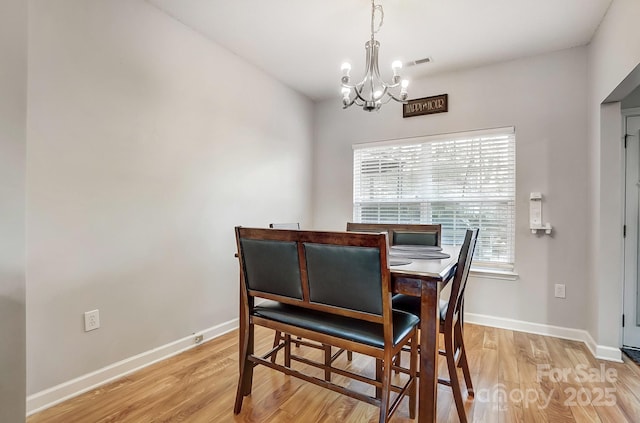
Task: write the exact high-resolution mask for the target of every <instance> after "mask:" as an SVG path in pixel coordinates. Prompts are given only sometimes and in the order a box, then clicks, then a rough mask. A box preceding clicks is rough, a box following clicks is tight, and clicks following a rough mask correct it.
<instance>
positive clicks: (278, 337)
mask: <svg viewBox="0 0 640 423" xmlns="http://www.w3.org/2000/svg"><path fill="white" fill-rule="evenodd" d="M281 340H282V332H280V331H279V330H277V331H276V334H275V335H274V336H273V348H275V347H277V346H278V344H279V343H280V341H281ZM276 358H278V352H277V351H276V352H275V353H273V355H272V356H271V362H272V363H275V362H276Z"/></svg>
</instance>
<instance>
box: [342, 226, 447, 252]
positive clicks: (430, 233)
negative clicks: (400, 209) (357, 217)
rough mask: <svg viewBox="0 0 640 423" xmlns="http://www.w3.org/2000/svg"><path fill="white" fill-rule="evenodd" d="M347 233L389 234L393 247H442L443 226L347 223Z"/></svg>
mask: <svg viewBox="0 0 640 423" xmlns="http://www.w3.org/2000/svg"><path fill="white" fill-rule="evenodd" d="M347 231H352V232H387V233H388V234H389V241H390V243H391V245H431V246H438V247H439V246H441V244H442V226H441V225H423V224H408V223H406V224H405V223H354V222H348V223H347Z"/></svg>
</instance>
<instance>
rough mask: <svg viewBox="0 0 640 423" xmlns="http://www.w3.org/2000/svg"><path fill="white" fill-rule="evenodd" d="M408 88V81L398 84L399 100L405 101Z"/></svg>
mask: <svg viewBox="0 0 640 423" xmlns="http://www.w3.org/2000/svg"><path fill="white" fill-rule="evenodd" d="M408 86H409V80H408V79H403V80H402V82H401V83H400V99H401V100H406V99H407V87H408Z"/></svg>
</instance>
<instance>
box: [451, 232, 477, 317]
mask: <svg viewBox="0 0 640 423" xmlns="http://www.w3.org/2000/svg"><path fill="white" fill-rule="evenodd" d="M477 240H478V229H467V232H466V234H465V237H464V242H463V243H462V247H461V248H460V255H459V256H458V266H457V267H456V273H455V275H454V277H453V284H452V285H451V294H450V296H449V306H448V308H447V313H446V317H445V324H447V322H453V319H454V318H456V317H457V316H458V315H459V313H460V310H461V308H462V303H463V301H464V291H465V288H466V286H467V279H468V277H469V270H470V269H471V261H472V259H473V252H474V251H475V248H476V242H477Z"/></svg>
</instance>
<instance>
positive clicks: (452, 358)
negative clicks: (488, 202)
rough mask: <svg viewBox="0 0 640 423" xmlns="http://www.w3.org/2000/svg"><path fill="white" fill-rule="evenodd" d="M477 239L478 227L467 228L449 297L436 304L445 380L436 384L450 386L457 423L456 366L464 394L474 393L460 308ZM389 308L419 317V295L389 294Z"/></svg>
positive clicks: (462, 416) (459, 403) (460, 412)
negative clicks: (391, 303) (463, 386)
mask: <svg viewBox="0 0 640 423" xmlns="http://www.w3.org/2000/svg"><path fill="white" fill-rule="evenodd" d="M477 239H478V229H467V231H466V233H465V238H464V242H463V244H462V247H461V249H460V254H459V256H458V263H457V267H456V272H455V274H454V276H453V283H452V286H451V293H450V295H449V300H448V301H446V300H440V304H439V306H440V333H442V334H443V335H444V350H440V351H438V352H439V354H440V355H444V356H445V358H446V361H447V369H448V371H449V379H448V380H447V379H440V378H438V383H441V384H443V385H447V386H450V387H451V389H452V391H453V398H454V400H455V404H456V409H457V411H458V417H459V418H460V422H461V423H466V422H467V417H466V413H465V410H464V403H463V401H462V390H461V387H460V381H459V380H458V373H457V370H456V369H457V368H458V367H460V368H461V369H462V374H463V376H464V381H465V385H466V387H467V394H468V396H469V397H473V396H474V392H473V384H472V382H471V373H470V372H469V363H468V362H467V354H466V351H465V347H464V340H463V330H462V310H463V304H464V293H465V288H466V286H467V279H468V276H469V270H470V268H471V261H472V259H473V252H474V251H475V247H476V241H477ZM393 308H394V309H396V310H402V311H406V312H408V313H412V314H415V315H416V316H420V308H421V304H420V298H418V297H412V296H408V295H396V296H394V297H393Z"/></svg>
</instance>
